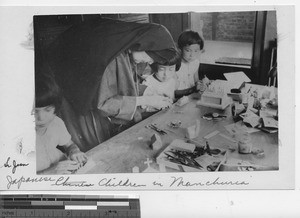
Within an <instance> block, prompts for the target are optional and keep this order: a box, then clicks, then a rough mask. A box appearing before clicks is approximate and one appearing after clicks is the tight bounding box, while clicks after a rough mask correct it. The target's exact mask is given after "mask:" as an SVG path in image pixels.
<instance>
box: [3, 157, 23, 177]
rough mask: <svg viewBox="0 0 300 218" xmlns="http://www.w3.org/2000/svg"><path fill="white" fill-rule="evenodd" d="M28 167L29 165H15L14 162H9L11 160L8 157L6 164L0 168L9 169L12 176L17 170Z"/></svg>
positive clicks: (15, 162)
mask: <svg viewBox="0 0 300 218" xmlns="http://www.w3.org/2000/svg"><path fill="white" fill-rule="evenodd" d="M28 165H29V163H17V161H16V160H12V161H11V158H10V157H8V158H7V160H6V162H5V163H4V164H3V166H1V167H0V168H2V167H4V168H11V172H12V173H13V174H14V173H15V172H16V170H17V168H20V167H27V166H28Z"/></svg>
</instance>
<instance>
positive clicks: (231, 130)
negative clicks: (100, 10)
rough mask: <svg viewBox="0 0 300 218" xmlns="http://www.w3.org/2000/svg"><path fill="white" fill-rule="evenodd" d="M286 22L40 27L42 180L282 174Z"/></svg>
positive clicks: (262, 15) (110, 20) (120, 18)
mask: <svg viewBox="0 0 300 218" xmlns="http://www.w3.org/2000/svg"><path fill="white" fill-rule="evenodd" d="M276 21H277V19H276V11H275V10H270V11H242V12H234V11H232V12H203V13H196V12H186V13H164V14H155V13H147V14H134V13H127V14H117V13H116V14H75V15H74V14H73V15H67V14H64V15H39V16H34V17H33V29H34V31H33V32H34V37H33V38H34V48H35V49H34V52H35V111H34V113H35V125H36V140H37V141H36V161H37V162H36V164H37V165H36V166H37V169H36V170H37V173H38V174H72V173H89V174H102V173H147V172H149V173H155V172H158V173H160V172H200V173H201V172H215V171H276V170H278V169H279V156H278V130H279V125H278V100H279V99H278V94H277V93H278V85H277V84H278V77H277V74H278V70H277V25H276Z"/></svg>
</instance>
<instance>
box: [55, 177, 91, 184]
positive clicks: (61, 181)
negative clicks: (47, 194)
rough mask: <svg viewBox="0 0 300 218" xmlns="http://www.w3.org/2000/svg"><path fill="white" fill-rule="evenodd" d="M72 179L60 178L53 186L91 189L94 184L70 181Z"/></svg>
mask: <svg viewBox="0 0 300 218" xmlns="http://www.w3.org/2000/svg"><path fill="white" fill-rule="evenodd" d="M69 179H70V177H64V176H61V177H59V178H58V179H57V180H56V181H55V183H54V184H52V186H64V187H65V186H67V187H91V186H94V184H91V183H87V182H86V181H69Z"/></svg>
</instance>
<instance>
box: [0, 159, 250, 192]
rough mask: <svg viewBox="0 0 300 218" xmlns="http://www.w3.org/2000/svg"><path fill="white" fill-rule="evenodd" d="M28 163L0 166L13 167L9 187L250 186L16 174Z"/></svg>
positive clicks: (229, 182) (170, 179)
mask: <svg viewBox="0 0 300 218" xmlns="http://www.w3.org/2000/svg"><path fill="white" fill-rule="evenodd" d="M28 166H29V164H28V163H18V162H17V161H16V160H12V159H11V158H10V157H8V158H7V159H6V162H5V163H4V164H3V165H2V166H0V168H9V169H11V173H12V174H11V175H7V176H6V180H7V185H6V188H7V189H11V188H13V189H21V188H22V186H23V184H36V183H43V184H47V185H50V186H56V187H72V188H92V187H105V188H118V187H120V188H158V189H159V188H197V187H213V186H215V187H217V186H219V187H220V186H230V187H231V186H248V185H249V182H247V181H243V180H241V181H240V180H235V181H233V180H223V179H221V178H220V177H216V178H214V179H209V180H204V179H202V180H197V179H196V180H194V179H193V180H194V181H190V180H187V179H186V178H184V177H182V176H170V177H167V178H165V177H164V179H163V180H161V181H158V180H155V181H147V182H145V183H139V182H137V181H133V179H130V178H126V179H120V178H117V177H106V176H104V177H101V178H99V179H98V180H97V181H93V182H89V181H88V180H84V179H83V180H81V179H80V180H74V178H72V177H71V176H59V177H58V176H37V177H31V176H15V175H14V174H15V173H16V171H17V169H19V168H24V167H28Z"/></svg>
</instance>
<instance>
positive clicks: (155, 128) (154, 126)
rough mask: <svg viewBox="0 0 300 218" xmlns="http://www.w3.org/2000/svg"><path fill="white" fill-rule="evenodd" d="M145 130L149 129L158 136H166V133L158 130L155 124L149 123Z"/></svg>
mask: <svg viewBox="0 0 300 218" xmlns="http://www.w3.org/2000/svg"><path fill="white" fill-rule="evenodd" d="M146 128H150V129H152V130H154V131H156V132H157V133H159V134H160V135H166V134H167V132H165V131H164V130H162V129H160V128H158V127H157V126H156V124H152V123H151V124H149V125H147V126H146Z"/></svg>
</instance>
